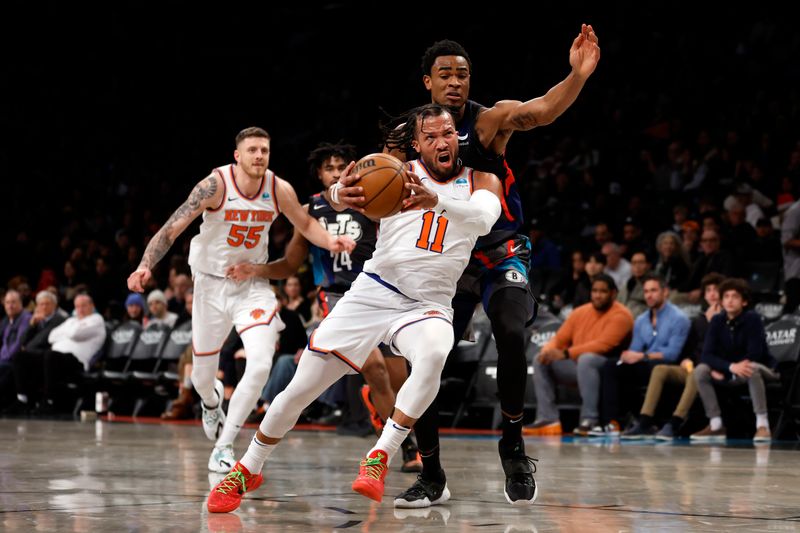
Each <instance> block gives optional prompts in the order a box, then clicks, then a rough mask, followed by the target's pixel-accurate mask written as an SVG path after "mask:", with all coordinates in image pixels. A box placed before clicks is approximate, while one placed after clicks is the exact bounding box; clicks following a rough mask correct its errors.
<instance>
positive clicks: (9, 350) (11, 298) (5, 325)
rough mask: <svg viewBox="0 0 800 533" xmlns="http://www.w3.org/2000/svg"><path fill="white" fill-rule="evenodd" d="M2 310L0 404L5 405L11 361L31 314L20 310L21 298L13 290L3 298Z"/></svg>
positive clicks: (8, 389) (0, 330) (0, 331)
mask: <svg viewBox="0 0 800 533" xmlns="http://www.w3.org/2000/svg"><path fill="white" fill-rule="evenodd" d="M3 309H4V311H5V315H6V316H5V317H4V318H3V320H2V321H0V403H2V404H5V403H6V400H7V399H8V396H9V394H8V392H9V391H10V390H11V387H10V385H11V382H12V374H13V371H12V366H11V361H12V359H13V358H14V357H15V356H16V355H17V353H18V352H19V350H20V346H21V345H22V339H23V337H24V335H25V333H26V331H27V330H28V327H29V326H30V320H31V313H30V312H29V311H25V310H24V309H23V308H22V297H21V296H20V294H19V292H17V291H15V290H13V289H12V290H9V291H7V292H6V294H5V296H4V297H3Z"/></svg>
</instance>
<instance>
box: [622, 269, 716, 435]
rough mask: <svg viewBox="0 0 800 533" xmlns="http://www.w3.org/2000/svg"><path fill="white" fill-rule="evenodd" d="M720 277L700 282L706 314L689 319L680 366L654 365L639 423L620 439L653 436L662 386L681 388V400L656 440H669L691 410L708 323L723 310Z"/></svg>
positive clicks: (709, 275)
mask: <svg viewBox="0 0 800 533" xmlns="http://www.w3.org/2000/svg"><path fill="white" fill-rule="evenodd" d="M724 279H725V278H723V277H722V276H720V275H719V274H708V275H707V276H706V277H704V278H703V282H702V284H701V288H702V290H703V299H704V300H705V303H706V305H707V307H706V309H705V311H704V312H703V313H701V314H700V315H699V316H696V317H695V318H694V319H692V327H691V329H690V330H689V337H688V339H687V341H686V344H685V345H684V349H683V353H682V354H681V357H683V359H682V360H681V363H680V365H678V366H675V365H657V366H656V367H655V368H654V369H653V373H652V374H650V381H649V382H648V384H647V393H645V398H644V404H643V405H642V410H641V411H640V416H639V420H638V421H637V422H636V424H635V425H634V426H633V427H632V428H631V429H630V430H628V431H626V432H625V433H623V434H622V438H623V439H626V438H629V439H638V438H642V437H646V436H649V435H652V434H653V433H654V432H655V431H656V428H655V427H653V421H654V420H653V417H654V416H655V412H656V407H657V406H658V402H659V401H660V400H661V392H662V391H663V389H664V384H665V383H670V384H672V385H678V386H681V387H683V392H682V394H681V397H680V400H679V401H678V405H677V407H675V411H674V412H673V413H672V418H670V420H669V421H668V422H667V423H666V424H664V426H663V427H662V428H661V429H660V430H657V433H655V437H656V438H657V439H662V440H672V439H674V438H675V437H676V436H677V435H678V432H679V431H680V428H681V426H683V424H684V422H686V418H687V417H688V416H689V409H691V408H692V404H694V400H695V398H697V384H696V383H695V381H694V378H693V377H692V375H691V374H692V370H693V369H694V367H695V366H697V364H698V363H699V362H700V355H701V354H702V353H703V341H704V340H705V336H706V331H707V329H708V323H709V321H710V320H711V319H712V318H713V317H714V315H716V314H718V313H719V312H720V310H721V309H722V308H721V307H720V305H719V284H720V283H721V282H722V281H723V280H724Z"/></svg>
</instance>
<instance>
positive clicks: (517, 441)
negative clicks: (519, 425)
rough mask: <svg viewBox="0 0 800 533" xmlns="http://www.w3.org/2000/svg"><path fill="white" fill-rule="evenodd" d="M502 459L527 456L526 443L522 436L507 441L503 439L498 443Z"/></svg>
mask: <svg viewBox="0 0 800 533" xmlns="http://www.w3.org/2000/svg"><path fill="white" fill-rule="evenodd" d="M497 448H498V450H499V452H500V457H506V458H507V457H522V456H524V455H525V442H524V441H523V440H522V436H519V437H512V438H510V439H507V438H505V436H504V437H502V438H501V439H500V442H498V443H497Z"/></svg>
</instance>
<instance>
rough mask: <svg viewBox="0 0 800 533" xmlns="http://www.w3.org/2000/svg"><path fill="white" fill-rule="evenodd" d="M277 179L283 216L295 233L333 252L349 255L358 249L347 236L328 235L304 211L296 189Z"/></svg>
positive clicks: (326, 231)
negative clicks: (344, 252) (297, 232)
mask: <svg viewBox="0 0 800 533" xmlns="http://www.w3.org/2000/svg"><path fill="white" fill-rule="evenodd" d="M348 168H350V167H348ZM276 179H277V180H278V181H277V191H276V193H277V195H278V202H279V205H280V206H281V209H282V210H283V214H284V215H286V218H288V219H289V222H291V223H292V225H293V226H294V229H295V231H299V232H300V233H302V234H303V236H304V237H305V238H306V239H308V241H309V242H310V243H312V244H316V245H317V246H319V247H320V248H325V249H326V250H330V251H331V252H341V251H346V252H348V253H349V252H352V251H353V248H355V247H356V243H355V241H354V240H353V239H351V238H350V237H348V236H347V235H339V236H337V237H334V236H333V235H331V234H330V233H328V230H326V229H325V228H323V227H322V225H321V224H320V223H319V222H318V221H317V220H316V219H314V218H313V217H312V216H311V215H309V214H308V211H307V210H305V209H303V206H301V205H300V202H298V201H297V194H296V193H295V192H294V188H293V187H292V186H291V185H289V183H288V182H286V181H285V180H282V179H280V178H276Z"/></svg>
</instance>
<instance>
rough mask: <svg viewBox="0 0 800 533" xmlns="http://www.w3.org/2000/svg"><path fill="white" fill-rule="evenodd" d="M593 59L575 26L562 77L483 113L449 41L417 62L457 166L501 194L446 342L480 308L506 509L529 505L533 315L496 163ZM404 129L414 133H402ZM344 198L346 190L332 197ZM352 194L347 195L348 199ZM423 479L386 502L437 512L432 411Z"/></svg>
mask: <svg viewBox="0 0 800 533" xmlns="http://www.w3.org/2000/svg"><path fill="white" fill-rule="evenodd" d="M599 59H600V48H599V46H598V40H597V36H596V35H595V33H594V30H593V29H592V27H591V26H587V25H586V24H584V25H582V27H581V32H580V34H579V35H578V36H577V37H576V38H575V40H574V41H573V43H572V47H571V48H570V52H569V62H570V66H571V67H572V71H571V72H570V74H569V75H568V76H567V77H566V78H565V79H564V80H563V81H561V82H560V83H558V84H557V85H555V86H554V87H553V88H551V89H550V90H549V91H548V92H547V93H546V94H545V95H543V96H540V97H538V98H534V99H532V100H529V101H527V102H519V101H512V100H503V101H500V102H497V103H496V104H495V105H494V106H493V107H491V108H485V107H483V106H481V105H480V104H477V103H476V102H473V101H471V100H469V99H468V97H469V86H470V74H471V71H472V64H471V61H470V59H469V55H468V54H467V52H466V51H465V50H464V48H463V47H462V46H461V45H460V44H458V43H456V42H454V41H447V40H445V41H439V42H437V43H435V44H434V45H433V46H431V47H430V48H429V49H428V50H427V51H426V52H425V55H424V56H423V58H422V71H423V77H422V80H423V83H424V84H425V87H426V88H427V89H428V90H429V91H430V92H431V99H432V101H433V102H435V103H438V104H441V105H444V106H447V107H448V108H449V109H450V111H451V113H453V115H454V117H455V118H456V121H457V124H456V127H457V129H458V138H459V154H460V158H461V160H462V161H463V163H464V164H465V165H467V166H470V167H473V168H475V169H476V170H482V171H485V172H491V173H493V174H496V175H497V176H498V177H499V178H500V180H501V182H502V184H503V190H504V192H505V197H504V199H503V200H504V201H503V202H502V208H503V212H502V214H501V216H500V219H499V220H498V221H497V223H496V224H495V226H494V228H493V229H492V231H491V232H490V233H489V234H488V235H485V236H483V237H481V238H480V239H479V240H478V243H477V244H476V247H475V251H474V253H473V257H472V259H471V261H470V264H469V265H468V266H467V269H466V270H465V272H464V275H463V276H462V278H461V280H460V281H459V286H458V292H457V294H456V296H455V298H454V300H453V308H454V310H455V318H454V321H453V325H454V328H455V338H456V339H460V338H461V336H462V335H463V332H464V331H465V329H466V327H467V325H468V324H469V321H470V319H471V317H472V313H473V311H474V309H475V305H476V304H477V303H478V302H482V303H483V306H484V309H485V310H486V313H487V315H488V316H489V319H490V321H491V324H492V332H493V333H494V337H495V341H496V343H497V353H498V364H497V387H498V394H499V397H500V407H501V410H502V414H503V422H502V428H503V436H502V438H501V439H500V442H499V452H500V459H501V464H502V466H503V470H504V472H505V476H506V482H505V491H504V492H505V495H506V499H507V500H508V502H509V503H511V504H512V505H529V504H532V503H533V502H534V500H535V499H536V496H537V487H536V482H535V480H534V479H533V473H534V472H535V468H534V463H533V462H532V460H530V459H529V458H528V457H527V456H526V454H525V447H524V442H523V440H522V415H523V405H524V397H525V384H526V382H527V379H528V378H527V362H526V360H525V327H526V325H527V324H529V323H530V322H531V321H532V320H533V319H534V318H535V314H536V302H535V300H534V298H533V295H532V294H531V291H530V283H529V280H528V270H529V261H530V254H531V246H530V242H529V240H528V238H527V237H525V236H522V235H518V234H517V232H518V230H519V228H520V226H521V225H522V222H523V220H522V202H521V199H520V196H519V192H518V191H517V186H516V183H515V180H514V175H513V173H512V172H511V170H510V169H509V168H508V165H507V164H506V161H505V155H504V154H505V149H506V145H507V143H508V140H509V138H510V137H511V135H512V134H513V133H514V132H515V131H527V130H530V129H533V128H535V127H537V126H544V125H547V124H550V123H551V122H553V121H554V120H555V119H556V118H557V117H558V116H559V115H561V114H562V113H563V112H564V111H565V110H566V109H567V108H568V107H569V106H570V105H572V103H573V102H574V101H575V99H576V98H577V96H578V93H580V91H581V89H582V88H583V85H584V84H585V82H586V80H587V79H588V77H589V76H590V75H591V74H592V72H594V69H595V67H596V66H597V62H598V60H599ZM406 126H409V125H408V124H406V125H405V126H401V127H399V128H393V129H391V130H387V132H386V133H387V135H386V146H387V148H388V149H389V150H391V151H392V153H394V154H395V155H398V154H399V153H400V154H401V153H402V152H403V151H405V150H407V148H408V147H409V146H410V136H409V129H408V128H407V127H406ZM411 126H413V124H412V125H411ZM341 194H348V192H347V191H345V190H343V191H340V195H341ZM356 194H357V193H356V192H354V193H353V195H354V196H355V195H356ZM414 429H415V432H416V434H417V444H418V445H419V449H420V454H421V455H422V461H423V472H422V474H421V475H420V476H419V478H418V480H417V482H416V483H415V484H414V485H413V486H412V487H411V488H409V489H408V490H406V491H405V492H404V493H403V494H401V495H400V496H398V497H397V499H396V500H395V506H397V507H426V506H429V505H435V504H437V503H439V499H440V497H441V494H442V493H443V491H444V488H445V486H446V480H445V474H444V470H443V469H442V467H441V463H440V462H439V437H438V410H437V406H436V403H435V402H434V404H433V405H431V407H429V408H428V411H427V412H426V413H425V414H424V415H423V416H422V418H420V419H419V420H418V421H417V423H416V425H415V427H414Z"/></svg>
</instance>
